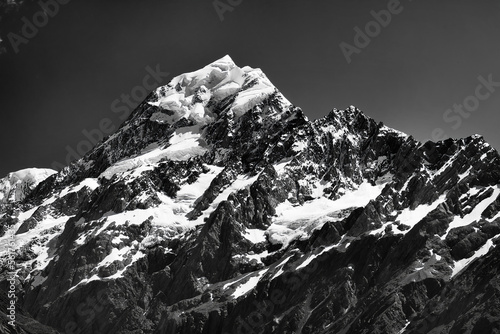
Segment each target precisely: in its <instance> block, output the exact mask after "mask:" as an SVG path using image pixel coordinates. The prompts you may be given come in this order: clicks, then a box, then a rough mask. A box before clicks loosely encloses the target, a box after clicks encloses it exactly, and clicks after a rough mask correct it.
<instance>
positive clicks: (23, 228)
mask: <svg viewBox="0 0 500 334" xmlns="http://www.w3.org/2000/svg"><path fill="white" fill-rule="evenodd" d="M34 171H35V170H32V171H31V172H27V171H21V172H18V173H13V174H10V175H9V176H8V177H7V178H5V179H3V180H1V181H0V227H1V228H0V236H1V246H0V252H1V253H0V254H1V258H2V263H3V269H2V273H1V284H0V288H1V290H2V291H0V295H1V297H0V304H1V309H0V318H1V328H0V332H1V333H168V334H174V333H175V334H188V333H189V334H191V333H195V334H197V333H199V334H219V333H227V334H233V333H255V334H257V333H280V334H284V333H308V334H321V333H344V334H349V333H498V332H500V275H499V272H500V247H497V245H498V243H500V187H499V185H500V157H499V154H498V152H497V151H496V150H495V149H494V148H493V147H491V146H490V145H489V144H488V143H486V142H485V141H484V139H483V138H482V137H481V136H478V135H474V136H471V137H468V138H464V139H459V140H453V139H448V140H445V141H441V142H430V141H429V142H426V143H420V142H418V141H417V140H415V139H414V138H413V137H411V136H408V135H406V134H404V133H402V132H400V131H397V130H394V129H391V128H389V127H387V126H385V125H383V124H382V123H377V122H376V121H375V120H373V119H371V118H370V117H368V116H367V115H365V114H364V113H363V112H361V111H360V110H359V109H357V108H355V107H353V106H350V107H348V108H347V109H345V110H338V109H333V110H332V111H331V112H330V113H328V115H326V116H324V117H323V118H321V119H318V120H314V121H312V120H309V119H308V118H307V117H306V116H305V115H304V113H303V112H302V110H301V109H300V108H297V107H295V106H294V105H292V104H291V103H290V102H289V101H288V100H287V99H286V98H285V97H284V96H283V95H282V94H281V93H280V92H279V90H278V89H277V88H276V87H275V86H274V85H273V84H272V83H271V82H270V81H269V79H268V78H267V77H266V75H265V74H264V73H263V72H262V71H261V70H260V69H254V68H250V67H248V66H246V67H238V66H237V65H235V64H234V62H233V61H232V60H231V58H230V57H229V56H225V57H223V58H221V59H219V60H217V61H215V62H213V63H211V64H209V65H207V66H206V67H204V68H202V69H200V70H198V71H195V72H192V73H186V74H182V75H179V76H177V77H175V78H174V79H172V80H171V81H170V83H169V84H167V85H166V86H162V87H159V88H157V89H156V90H155V91H153V92H151V93H150V94H149V96H148V97H147V98H146V99H145V100H144V101H143V102H142V103H141V104H140V105H139V106H138V107H137V108H136V109H135V111H134V112H133V113H132V114H131V115H130V117H129V118H128V119H127V120H126V121H125V122H124V123H123V124H122V125H121V127H120V128H119V129H118V130H117V131H116V133H114V134H112V135H111V136H108V137H107V138H104V139H103V140H102V142H100V143H99V144H97V145H96V146H95V147H94V148H93V149H92V150H91V151H90V152H89V153H87V154H86V155H85V156H84V157H83V158H82V159H80V160H78V161H76V162H74V163H72V164H71V165H70V166H68V167H66V168H64V169H63V170H62V171H61V172H59V173H55V172H54V171H50V170H45V171H43V172H40V171H38V172H34ZM11 240H14V242H15V249H14V251H13V252H14V253H12V251H9V250H8V249H7V245H8V244H9V242H10V241H11ZM12 258H13V259H12ZM12 263H14V267H15V268H14V269H15V270H12V269H9V266H8V265H9V264H12ZM12 272H14V273H15V275H13V274H12ZM12 276H15V279H12ZM9 280H10V281H9ZM12 284H14V286H15V291H16V297H17V303H16V304H15V306H16V312H15V323H16V326H15V327H13V326H12V325H10V324H9V321H11V318H9V314H10V313H9V311H8V310H7V307H8V306H9V305H10V304H9V303H10V302H9V299H8V298H7V296H8V292H9V289H11V285H12Z"/></svg>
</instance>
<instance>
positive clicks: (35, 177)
mask: <svg viewBox="0 0 500 334" xmlns="http://www.w3.org/2000/svg"><path fill="white" fill-rule="evenodd" d="M55 173H56V171H55V170H52V169H44V168H27V169H21V170H19V171H17V172H12V173H9V174H8V175H7V176H6V177H4V178H3V179H0V203H6V202H19V201H22V200H23V199H24V198H25V197H26V195H27V194H28V193H29V192H30V191H31V190H33V189H34V188H35V187H36V186H37V185H38V184H39V183H40V182H42V181H43V180H45V179H46V178H48V177H49V176H51V175H52V174H55Z"/></svg>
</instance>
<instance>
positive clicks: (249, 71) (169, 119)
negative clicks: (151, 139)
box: [149, 56, 290, 125]
mask: <svg viewBox="0 0 500 334" xmlns="http://www.w3.org/2000/svg"><path fill="white" fill-rule="evenodd" d="M275 92H276V87H275V86H274V85H273V84H272V83H271V81H270V80H269V79H268V78H267V76H266V75H265V74H264V73H263V72H262V71H261V70H260V69H259V68H255V69H254V68H252V67H249V66H245V67H239V66H237V65H236V64H235V63H234V62H233V60H232V59H231V57H229V56H224V57H222V58H220V59H218V60H216V61H214V62H212V63H210V64H208V65H207V66H205V67H203V68H202V69H200V70H197V71H194V72H189V73H184V74H181V75H179V76H176V77H175V78H173V79H172V80H171V81H170V82H169V83H168V84H167V85H165V86H161V87H159V88H158V89H157V90H156V99H155V100H153V101H149V104H151V105H153V106H157V107H160V108H161V111H159V112H156V113H154V114H153V115H152V116H151V119H152V120H154V121H157V122H159V123H169V124H173V123H175V122H177V121H179V120H181V119H182V118H185V119H188V120H191V121H194V122H195V123H197V124H200V125H204V124H207V123H211V122H212V121H214V120H215V118H216V117H217V114H218V113H220V112H222V111H221V110H215V108H213V106H214V105H215V104H217V103H219V102H221V101H222V100H224V99H225V98H228V97H229V96H234V101H233V102H232V104H230V105H229V106H227V108H226V109H225V110H223V111H226V112H232V114H234V115H235V116H236V117H239V116H241V115H242V114H244V113H245V112H247V111H248V110H250V109H251V108H253V107H254V106H256V105H257V104H259V103H261V102H262V101H264V100H265V99H266V98H267V97H269V95H271V94H273V93H275ZM282 99H283V101H284V103H285V104H287V105H289V104H290V103H289V102H288V101H287V100H286V99H285V98H284V97H282ZM209 102H212V103H210V104H209Z"/></svg>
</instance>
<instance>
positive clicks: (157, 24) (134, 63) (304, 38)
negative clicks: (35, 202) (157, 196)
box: [0, 0, 500, 176]
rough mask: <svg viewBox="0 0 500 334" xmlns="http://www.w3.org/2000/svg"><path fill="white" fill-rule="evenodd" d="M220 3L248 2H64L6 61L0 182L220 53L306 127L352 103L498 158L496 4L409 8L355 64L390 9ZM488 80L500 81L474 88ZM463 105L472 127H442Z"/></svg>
mask: <svg viewBox="0 0 500 334" xmlns="http://www.w3.org/2000/svg"><path fill="white" fill-rule="evenodd" d="M219 2H220V3H233V4H236V3H238V2H240V4H239V5H236V6H232V11H226V12H224V13H223V20H221V19H220V17H219V15H218V13H217V12H216V10H215V9H214V5H213V2H212V1H210V0H208V1H201V0H200V1H194V0H178V1H172V0H169V1H166V0H161V1H159V0H158V1H153V0H141V1H139V0H135V1H132V0H119V1H118V0H107V1H94V0H72V1H70V2H69V3H68V4H65V5H61V7H60V8H59V12H58V13H57V14H56V15H55V16H54V17H53V18H50V19H49V20H48V23H47V24H46V25H45V26H42V27H40V29H39V31H38V33H37V34H36V36H34V37H32V38H30V39H28V43H26V44H20V45H19V52H18V53H14V52H12V50H11V52H9V53H8V54H6V55H5V54H4V55H3V56H1V57H0V99H1V100H0V101H1V104H0V111H1V113H0V152H1V156H2V159H1V163H0V176H3V175H5V174H7V173H8V172H10V171H15V170H18V169H21V168H27V167H50V166H51V165H52V164H53V162H54V161H58V162H61V163H64V160H65V157H66V155H67V150H66V148H67V147H71V148H76V146H77V144H78V143H80V142H81V141H82V140H85V136H84V135H83V134H82V131H83V130H87V131H91V130H93V129H97V128H99V122H100V121H101V120H102V119H103V118H109V119H111V121H112V122H113V123H114V124H116V125H118V124H119V123H120V122H121V120H120V118H119V117H118V116H119V115H118V114H116V113H113V111H112V108H111V104H112V103H113V101H115V100H116V99H117V98H118V99H119V98H120V96H121V94H130V93H131V91H132V89H133V88H134V87H137V86H140V85H142V81H143V78H144V77H145V76H146V75H147V71H146V70H145V68H146V67H148V66H149V67H151V68H155V67H156V66H157V65H158V66H159V67H160V69H161V71H163V72H169V73H170V77H169V78H168V80H169V79H170V78H172V77H173V76H174V75H178V74H180V73H184V72H188V71H193V70H196V69H199V68H201V67H203V66H205V65H206V64H208V63H210V62H212V61H214V60H216V59H218V58H220V57H222V56H224V55H225V54H229V55H230V56H231V57H232V58H233V60H234V61H235V62H236V63H237V64H238V65H239V66H245V65H249V66H252V67H260V68H261V69H262V70H263V71H264V72H265V73H266V74H267V76H268V77H269V78H270V79H271V81H272V82H273V83H274V84H275V85H276V86H277V87H278V88H279V89H280V90H281V91H282V92H283V93H284V95H285V96H286V97H287V98H288V99H289V100H290V101H291V102H292V103H294V104H295V105H297V106H299V107H301V108H302V109H303V110H304V111H305V113H306V115H308V116H309V118H311V119H316V118H319V117H322V116H324V115H326V114H327V113H328V112H329V110H331V109H332V108H339V109H340V108H345V107H347V106H349V105H351V104H352V105H355V106H357V107H358V108H360V109H362V110H363V111H364V112H365V113H366V114H367V115H369V116H371V117H373V118H375V119H376V120H377V121H383V122H384V123H385V124H387V125H388V126H391V127H393V128H396V129H399V130H401V131H404V132H406V133H408V134H412V135H413V136H414V137H416V138H417V139H419V140H427V139H430V138H431V133H432V131H433V130H434V129H435V128H441V129H442V130H443V131H444V133H445V134H444V136H446V137H454V138H459V137H464V136H468V135H471V134H474V133H479V134H482V135H484V136H485V138H486V140H487V141H489V142H490V143H491V144H492V145H493V146H494V147H496V148H500V135H499V130H498V124H499V122H498V119H499V116H498V114H499V113H498V112H499V110H500V43H499V41H500V4H499V2H498V1H497V0H474V1H465V0H440V1H435V0H413V1H410V0H401V2H400V5H399V6H397V7H391V8H392V9H393V11H394V13H393V14H391V20H390V22H389V23H388V24H384V25H385V27H382V26H380V25H379V26H377V25H376V24H375V25H374V24H371V25H370V24H369V25H368V26H369V27H371V29H374V30H372V32H371V34H372V36H373V37H371V38H370V41H369V44H368V45H366V46H364V45H361V46H363V47H360V48H358V50H357V51H358V53H353V54H351V62H350V63H349V64H348V62H347V61H346V58H345V56H344V54H343V52H342V50H341V48H340V46H339V45H340V44H341V43H342V42H345V43H348V44H350V45H352V46H353V47H354V46H355V43H354V39H355V34H356V32H355V30H354V28H355V27H359V28H360V29H361V30H362V31H364V30H365V28H366V24H367V23H369V22H370V21H373V20H374V17H373V15H372V14H371V11H375V12H379V11H380V10H384V9H387V8H388V6H391V5H390V4H391V3H393V4H394V1H393V0H391V1H368V0H366V1H361V0H336V1H331V0H329V1H305V0H303V1H294V0H243V1H238V0H219ZM28 19H29V21H31V20H32V18H30V17H29V18H28ZM377 27H379V28H380V29H379V31H377V30H375V29H377ZM7 43H8V41H7ZM8 45H10V44H9V43H8ZM344 45H345V44H344ZM359 45H360V44H359V43H358V46H359ZM479 76H482V77H483V78H484V79H485V80H486V81H487V80H488V77H489V76H491V80H492V81H494V82H498V84H496V85H497V86H496V87H495V84H493V86H490V87H489V89H490V91H488V88H487V87H479V88H478V85H483V86H484V84H482V83H481V81H480V80H479V79H478V77H479ZM168 80H167V79H166V80H164V84H166V83H167V81H168ZM477 89H478V92H479V93H477V92H476V90H477ZM476 94H479V95H478V96H479V97H481V99H478V98H476V97H475V95H476ZM464 101H465V102H466V103H468V105H469V107H468V108H469V109H470V110H471V112H470V113H465V112H467V111H466V110H465V112H463V115H466V116H468V118H465V116H461V115H460V114H459V113H458V112H456V111H449V113H448V114H447V117H448V118H449V119H448V122H445V121H444V119H443V114H444V113H445V111H446V110H447V109H449V108H453V105H454V104H462V103H464ZM458 122H461V124H459V123H458ZM453 126H455V127H457V129H454V128H453Z"/></svg>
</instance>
